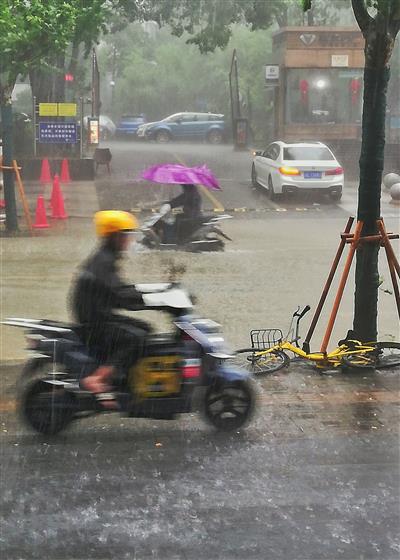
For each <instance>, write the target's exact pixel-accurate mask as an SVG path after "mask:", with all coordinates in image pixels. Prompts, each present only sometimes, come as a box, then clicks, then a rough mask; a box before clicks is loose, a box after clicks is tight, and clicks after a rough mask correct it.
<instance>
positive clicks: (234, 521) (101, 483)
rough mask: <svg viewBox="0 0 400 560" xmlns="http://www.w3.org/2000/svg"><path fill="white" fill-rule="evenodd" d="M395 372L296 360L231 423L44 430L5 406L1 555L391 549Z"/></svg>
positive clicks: (319, 554) (350, 553)
mask: <svg viewBox="0 0 400 560" xmlns="http://www.w3.org/2000/svg"><path fill="white" fill-rule="evenodd" d="M3 373H4V371H3ZM9 373H10V378H12V376H13V373H12V372H11V371H10V372H9ZM398 381H399V378H398V374H394V373H393V372H385V373H382V372H380V373H378V372H375V373H372V372H369V373H368V374H365V372H364V374H360V373H359V372H357V373H355V374H353V375H351V376H350V375H343V374H340V375H336V376H327V377H322V376H320V375H319V374H318V373H316V372H314V371H313V370H310V369H309V368H306V367H304V366H300V365H299V364H297V365H292V366H291V368H290V370H288V371H286V370H285V371H284V372H279V374H276V375H275V376H272V377H270V378H265V379H262V380H261V381H260V395H259V401H260V406H259V410H258V414H257V415H256V418H255V419H254V421H253V422H252V424H251V425H250V426H249V427H248V428H247V430H243V431H241V432H240V433H234V434H233V435H224V434H217V433H215V432H214V431H213V430H211V429H209V428H208V427H207V426H206V425H205V424H204V423H203V422H202V421H201V419H200V418H199V417H198V416H197V415H184V416H182V417H181V418H180V419H178V420H175V421H169V422H168V421H164V422H162V421H153V420H134V419H133V420H132V419H123V418H120V417H119V416H118V415H115V414H111V415H106V416H104V415H103V416H102V417H99V418H98V419H89V420H85V421H80V422H79V423H76V425H75V426H73V427H72V428H71V429H69V430H68V431H66V432H65V433H64V434H62V435H60V436H58V437H57V438H55V439H43V438H41V437H38V436H35V435H30V434H29V433H28V432H27V431H26V429H24V428H23V427H22V425H21V424H17V423H16V422H15V416H14V414H13V412H12V411H11V410H8V411H3V422H2V434H1V435H2V440H1V451H2V490H3V492H2V494H3V498H2V512H3V513H2V515H3V519H2V527H3V528H2V533H1V541H0V542H1V552H2V557H4V558H7V559H14V558H15V559H17V558H44V557H45V558H51V559H53V558H54V559H58V558H59V559H81V558H90V559H92V558H93V559H105V558H107V559H111V558H117V557H118V558H126V559H130V558H138V559H147V558H157V559H176V558H179V559H181V558H182V559H193V560H194V559H203V558H204V559H206V558H213V559H214V558H215V559H224V560H225V559H238V560H241V559H243V558H255V559H263V558H274V559H282V560H292V559H293V560H300V559H307V560H308V559H315V560H319V559H325V558H326V559H330V560H333V559H337V558H346V559H349V560H353V559H354V558H371V559H380V558H382V559H385V560H389V559H393V560H394V559H395V558H398V554H399V550H400V548H399V547H400V542H399V538H398V525H399V484H398V482H399V479H398V472H399V454H398V425H399V422H398V421H399V382H398ZM12 391H13V389H12V387H10V388H9V390H8V392H9V394H10V396H11V394H12Z"/></svg>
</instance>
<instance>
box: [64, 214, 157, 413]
mask: <svg viewBox="0 0 400 560" xmlns="http://www.w3.org/2000/svg"><path fill="white" fill-rule="evenodd" d="M94 222H95V227H96V233H97V235H98V237H99V238H100V243H99V245H98V247H97V248H96V250H95V251H94V252H93V254H92V255H90V256H89V258H88V259H86V260H85V261H84V262H83V263H82V265H81V267H80V271H79V274H78V277H77V279H76V282H75V285H74V288H73V293H72V311H73V314H74V316H75V319H76V321H77V322H78V323H79V324H80V325H81V327H82V338H83V340H84V342H85V343H86V345H87V346H88V348H89V351H90V353H91V354H92V355H94V356H95V357H96V359H97V361H98V363H100V364H102V365H100V366H99V367H98V368H97V369H96V370H95V371H94V372H93V373H92V374H91V375H89V376H88V377H85V378H84V379H82V381H81V386H82V388H84V389H86V390H88V391H90V392H92V393H93V394H94V395H95V396H96V398H97V400H98V401H99V402H101V404H102V406H103V407H104V408H109V409H117V408H118V404H117V402H116V401H115V398H114V395H112V394H111V391H112V384H111V378H112V376H113V373H114V372H115V370H116V368H118V367H124V366H126V365H129V364H131V363H132V361H133V359H135V357H136V359H137V358H138V357H139V356H140V352H141V349H142V346H143V342H144V337H145V336H146V334H147V333H148V332H149V330H150V327H149V325H148V324H147V323H145V322H144V321H140V320H137V319H135V320H133V319H130V318H127V317H123V316H122V315H119V314H117V313H116V310H117V309H129V310H140V309H144V307H145V306H144V303H143V298H142V295H141V294H140V293H139V292H138V291H137V290H136V289H135V287H134V286H132V285H127V284H125V283H124V282H123V281H122V280H121V278H120V276H119V274H118V261H119V260H120V258H121V257H122V254H123V252H124V251H126V250H127V249H128V247H129V244H130V243H131V242H132V241H133V239H132V233H133V232H134V231H135V230H136V229H137V228H138V222H137V220H136V218H135V217H134V216H133V215H132V214H130V213H129V212H122V211H120V210H105V211H101V212H97V213H96V214H95V216H94Z"/></svg>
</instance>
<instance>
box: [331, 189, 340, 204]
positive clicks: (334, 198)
mask: <svg viewBox="0 0 400 560" xmlns="http://www.w3.org/2000/svg"><path fill="white" fill-rule="evenodd" d="M329 198H330V199H331V200H332V202H339V200H340V199H341V198H342V191H340V192H338V191H333V192H331V193H329Z"/></svg>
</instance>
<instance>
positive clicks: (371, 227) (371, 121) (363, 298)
mask: <svg viewBox="0 0 400 560" xmlns="http://www.w3.org/2000/svg"><path fill="white" fill-rule="evenodd" d="M380 46H381V45H380V44H379V42H378V41H376V42H375V45H374V48H373V50H376V49H379V47H380ZM367 49H368V47H367ZM367 49H366V52H367ZM370 54H371V53H370ZM374 59H375V63H377V62H378V61H377V59H378V56H376V57H374ZM389 77H390V69H389V68H388V67H387V66H384V65H383V64H379V63H377V64H376V65H375V66H373V65H371V66H367V65H366V67H365V70H364V107H363V120H362V144H361V155H360V186H359V192H358V219H359V220H362V221H363V222H364V228H363V231H362V235H363V236H365V235H370V234H373V233H376V220H377V219H378V218H379V217H380V199H381V183H382V172H383V161H384V149H385V120H386V94H387V86H388V82H389ZM378 254H379V244H378V243H364V244H361V245H360V247H359V248H358V250H357V255H356V259H357V260H356V273H355V299H354V321H353V329H354V331H355V334H356V336H357V338H358V339H359V340H362V341H372V340H376V339H377V334H378V329H377V316H378V287H379V271H378Z"/></svg>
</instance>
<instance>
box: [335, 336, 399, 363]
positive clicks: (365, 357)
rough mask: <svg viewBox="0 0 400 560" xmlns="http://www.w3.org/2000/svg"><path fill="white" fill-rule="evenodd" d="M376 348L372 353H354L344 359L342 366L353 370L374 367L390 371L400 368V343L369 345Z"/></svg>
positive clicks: (374, 343) (375, 343)
mask: <svg viewBox="0 0 400 560" xmlns="http://www.w3.org/2000/svg"><path fill="white" fill-rule="evenodd" d="M368 345H370V346H371V347H373V348H374V350H372V351H370V352H365V353H362V352H354V353H352V354H347V356H344V357H343V358H342V364H344V365H346V366H348V367H352V368H367V367H374V368H376V369H390V368H394V367H398V366H400V343H399V342H373V343H371V344H368Z"/></svg>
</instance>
